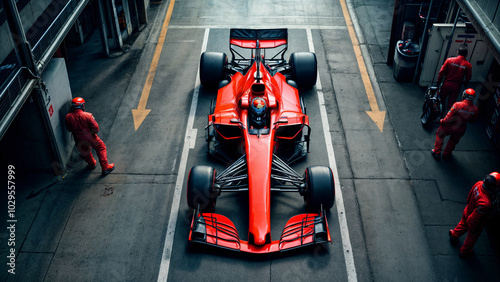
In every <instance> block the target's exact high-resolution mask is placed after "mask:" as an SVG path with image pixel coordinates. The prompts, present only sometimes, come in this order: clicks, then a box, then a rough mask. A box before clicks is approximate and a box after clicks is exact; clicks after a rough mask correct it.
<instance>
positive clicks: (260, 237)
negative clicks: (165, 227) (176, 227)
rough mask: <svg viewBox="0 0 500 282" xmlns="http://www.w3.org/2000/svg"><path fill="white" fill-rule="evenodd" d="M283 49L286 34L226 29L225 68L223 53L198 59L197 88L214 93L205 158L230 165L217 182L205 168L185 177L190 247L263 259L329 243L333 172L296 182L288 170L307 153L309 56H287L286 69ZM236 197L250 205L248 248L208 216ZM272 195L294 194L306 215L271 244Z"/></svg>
mask: <svg viewBox="0 0 500 282" xmlns="http://www.w3.org/2000/svg"><path fill="white" fill-rule="evenodd" d="M287 44H288V31H287V29H231V30H230V44H229V45H230V50H231V54H232V60H231V62H228V60H227V56H226V54H224V53H217V52H205V53H203V54H202V56H201V61H200V79H201V83H202V85H203V86H204V87H213V88H216V87H218V93H217V98H216V100H212V104H211V107H210V114H209V115H208V125H207V127H206V141H207V145H208V152H209V154H210V155H212V156H215V157H217V158H219V159H221V160H223V161H224V162H226V163H231V165H229V166H228V167H227V168H226V169H225V170H224V171H222V172H221V173H219V174H217V173H216V171H215V169H214V168H212V167H209V166H194V167H193V168H192V169H191V170H190V172H189V176H188V181H187V201H188V205H189V207H190V208H192V209H193V210H194V212H193V219H192V222H191V230H190V233H189V241H190V242H191V243H201V244H207V245H213V246H218V247H222V248H226V249H231V250H237V251H242V252H249V253H270V252H277V251H284V250H290V249H294V248H298V247H301V246H307V245H311V244H319V243H324V242H331V238H330V232H329V229H328V223H327V220H326V214H325V211H326V210H327V209H330V208H331V207H332V206H333V204H334V202H335V188H334V177H333V172H332V170H331V169H330V168H329V167H328V166H311V167H308V168H307V169H306V170H305V174H304V175H303V176H301V175H299V174H298V173H297V172H295V171H294V170H293V169H292V168H291V167H290V166H289V165H290V163H292V162H294V161H296V160H298V159H300V158H302V157H304V156H305V155H306V154H307V153H308V149H309V136H310V132H311V130H310V127H309V118H308V116H307V115H306V108H305V105H304V103H303V101H302V99H301V98H300V96H299V91H298V89H302V88H303V89H307V88H312V87H313V86H314V85H315V84H316V78H317V62H316V55H315V54H314V53H310V52H298V53H293V54H292V55H291V56H290V60H289V62H287V61H286V60H285V59H284V54H285V52H286V50H287ZM242 53H249V55H248V56H247V57H245V56H243V55H242ZM270 54H271V55H270ZM267 57H269V58H267ZM240 191H246V192H248V197H249V199H248V201H249V227H248V241H244V240H242V239H241V238H240V236H239V235H238V232H237V230H236V228H235V226H234V224H233V223H232V222H231V220H229V218H227V217H225V216H223V215H220V214H216V213H213V211H214V208H215V203H216V199H217V196H218V195H220V193H221V192H240ZM271 191H285V192H298V193H300V194H301V195H302V196H304V199H305V202H306V206H307V208H308V211H309V212H310V213H306V214H299V215H296V216H293V217H292V218H290V219H289V220H288V222H287V223H286V225H285V227H284V230H283V232H282V235H281V236H280V238H279V240H274V241H273V240H272V239H271V226H270V223H271V210H270V207H271V205H270V201H271Z"/></svg>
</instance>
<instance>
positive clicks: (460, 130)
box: [434, 100, 478, 156]
mask: <svg viewBox="0 0 500 282" xmlns="http://www.w3.org/2000/svg"><path fill="white" fill-rule="evenodd" d="M477 113H478V109H477V107H476V106H475V105H474V104H473V103H472V101H470V100H463V101H460V102H456V103H455V104H453V106H452V107H451V109H450V111H449V112H448V114H447V115H446V117H445V118H444V119H442V120H441V122H440V123H441V126H440V127H439V128H438V130H437V133H436V142H435V144H434V153H435V154H440V153H441V148H442V147H443V143H444V139H445V138H446V136H448V135H450V140H449V141H448V144H446V148H445V149H444V151H443V156H447V155H450V154H451V152H452V151H453V150H454V149H455V146H456V145H457V143H458V141H460V138H461V137H462V136H463V135H464V134H465V130H466V129H467V123H468V122H472V121H474V120H475V119H476V118H477Z"/></svg>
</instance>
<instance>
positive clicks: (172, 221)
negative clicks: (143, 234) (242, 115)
mask: <svg viewBox="0 0 500 282" xmlns="http://www.w3.org/2000/svg"><path fill="white" fill-rule="evenodd" d="M209 31H210V29H208V28H206V29H205V36H204V38H203V44H202V47H201V53H203V52H205V50H206V49H207V42H208V34H209ZM199 72H200V70H199V66H198V71H197V73H199ZM199 91H200V77H199V76H196V82H195V86H194V92H193V100H192V101H191V109H190V110H189V118H188V122H187V126H186V135H185V137H184V146H183V147H182V155H181V159H180V162H179V171H178V174H177V181H176V182H175V191H174V197H173V199H172V207H171V209H170V218H169V219H168V227H167V234H166V235H165V244H164V245H163V253H162V256H161V264H160V270H159V273H158V281H167V278H168V271H169V268H170V258H171V256H172V245H173V243H174V235H175V227H176V225H177V217H178V215H179V207H180V201H181V194H182V186H183V184H184V174H186V166H187V160H188V156H189V149H190V147H191V145H192V144H191V143H192V142H191V140H190V139H191V138H194V137H196V134H193V125H194V118H195V116H196V107H197V106H198V94H199ZM193 136H194V137H193Z"/></svg>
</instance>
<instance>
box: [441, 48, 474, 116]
mask: <svg viewBox="0 0 500 282" xmlns="http://www.w3.org/2000/svg"><path fill="white" fill-rule="evenodd" d="M467 53H468V51H467V46H464V45H462V46H460V48H459V49H458V56H457V57H451V58H448V59H446V61H445V62H444V64H443V66H442V67H441V70H440V71H439V76H438V80H437V84H438V85H439V84H441V82H443V85H442V86H441V89H440V95H441V99H442V101H443V103H444V102H445V99H446V97H448V104H447V105H446V110H449V109H450V108H451V107H452V106H453V104H454V103H455V102H456V101H457V97H458V93H459V92H460V87H461V86H462V82H463V83H464V85H465V86H467V84H468V83H469V80H470V79H471V76H472V66H471V64H470V63H469V62H468V61H467V60H466V59H465V57H466V56H467ZM464 79H465V80H464Z"/></svg>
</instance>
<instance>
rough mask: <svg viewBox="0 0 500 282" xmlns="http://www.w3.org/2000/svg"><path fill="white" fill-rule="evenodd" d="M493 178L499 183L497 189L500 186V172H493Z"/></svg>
mask: <svg viewBox="0 0 500 282" xmlns="http://www.w3.org/2000/svg"><path fill="white" fill-rule="evenodd" d="M490 175H491V176H493V177H495V179H496V181H497V187H499V186H500V173H498V172H496V171H495V172H492V173H490Z"/></svg>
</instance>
